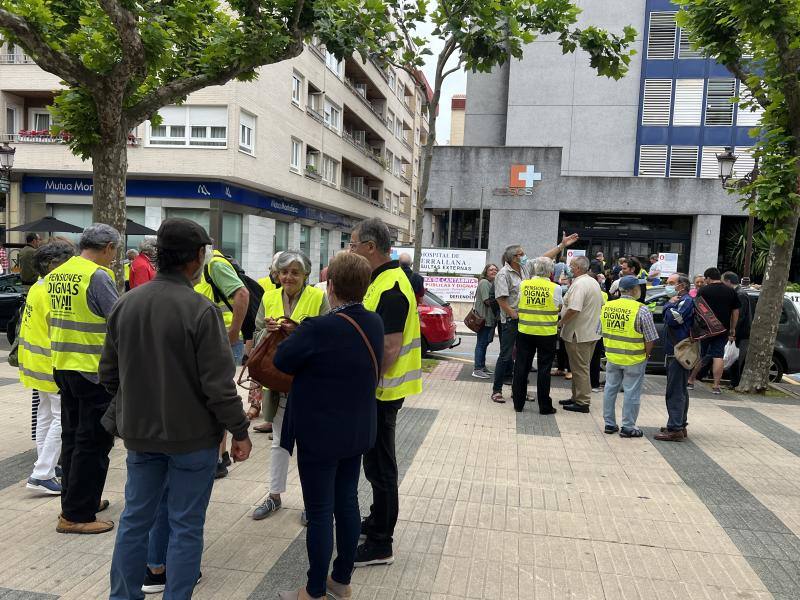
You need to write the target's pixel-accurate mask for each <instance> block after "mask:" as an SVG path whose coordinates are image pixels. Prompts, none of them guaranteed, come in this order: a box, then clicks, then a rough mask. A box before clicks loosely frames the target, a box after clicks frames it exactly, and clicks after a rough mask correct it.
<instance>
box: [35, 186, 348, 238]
mask: <svg viewBox="0 0 800 600" xmlns="http://www.w3.org/2000/svg"><path fill="white" fill-rule="evenodd" d="M93 191H94V183H93V181H92V179H91V178H88V177H30V176H27V175H26V176H25V177H24V178H23V179H22V192H23V193H25V194H63V195H74V196H90V195H91V194H92V192H93ZM125 195H126V196H130V197H132V198H137V197H139V198H141V197H150V198H181V199H190V200H224V201H228V202H235V203H237V204H243V205H245V206H250V207H253V208H256V209H259V210H265V211H268V212H271V213H276V214H281V215H288V216H290V217H295V218H298V219H309V220H313V221H321V222H323V223H328V224H330V225H334V226H338V227H342V228H345V229H350V228H352V226H353V224H354V223H353V220H352V219H350V218H349V217H346V216H344V215H339V214H336V213H332V212H328V211H325V210H320V209H318V208H314V207H311V206H305V205H303V204H298V203H297V202H293V201H291V200H286V199H284V198H279V197H276V196H269V195H267V194H262V193H260V192H255V191H253V190H248V189H245V188H241V187H238V186H235V185H230V184H228V183H225V182H222V181H191V180H190V181H168V180H160V179H128V180H127V182H126V185H125Z"/></svg>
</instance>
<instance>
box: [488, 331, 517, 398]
mask: <svg viewBox="0 0 800 600" xmlns="http://www.w3.org/2000/svg"><path fill="white" fill-rule="evenodd" d="M518 325H519V321H517V320H514V319H506V322H505V323H501V324H500V331H501V335H500V355H499V356H498V357H497V364H496V365H495V367H494V385H493V386H492V392H502V391H503V379H505V378H506V376H507V374H508V372H509V371H511V367H512V366H513V365H514V344H516V343H517V326H518ZM511 372H512V373H513V371H511Z"/></svg>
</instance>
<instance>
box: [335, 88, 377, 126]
mask: <svg viewBox="0 0 800 600" xmlns="http://www.w3.org/2000/svg"><path fill="white" fill-rule="evenodd" d="M344 84H345V86H347V89H349V90H350V91H351V92H353V94H354V95H355V96H356V97H357V98H358V99H359V100H360V101H361V103H362V104H363V105H364V106H366V107H367V108H368V109H370V111H372V113H373V114H374V115H375V116H376V117H378V120H380V121H381V123H384V122H385V117H384V116H383V113H382V112H381V111H380V110H378V109H377V108H376V107H375V105H374V104H373V103H372V102H370V101H369V98H366V97H364V95H363V94H362V93H361V92H359V91H358V90H357V89H356V88H355V86H354V85H353V82H352V81H351V80H350V79H345V80H344Z"/></svg>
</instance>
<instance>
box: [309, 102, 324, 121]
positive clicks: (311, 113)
mask: <svg viewBox="0 0 800 600" xmlns="http://www.w3.org/2000/svg"><path fill="white" fill-rule="evenodd" d="M306 114H307V115H308V116H309V117H311V118H312V119H314V120H315V121H319V122H320V123H322V124H323V125H324V124H325V117H324V116H323V115H322V113H321V112H319V111H318V110H317V109H316V108H312V107H310V106H306Z"/></svg>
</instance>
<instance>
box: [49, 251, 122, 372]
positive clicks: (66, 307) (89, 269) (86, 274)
mask: <svg viewBox="0 0 800 600" xmlns="http://www.w3.org/2000/svg"><path fill="white" fill-rule="evenodd" d="M98 269H102V270H103V271H105V272H106V273H108V275H109V277H111V280H112V281H113V280H114V272H113V271H111V269H107V268H106V267H101V266H100V265H98V264H97V263H94V262H92V261H91V260H87V259H85V258H83V257H82V256H73V257H72V258H70V259H69V260H68V261H67V262H65V263H64V264H63V265H61V266H60V267H58V268H56V269H54V270H53V271H52V272H51V273H50V274H49V275H48V276H47V277H46V278H45V281H46V282H47V293H48V294H49V297H50V339H51V340H52V344H51V349H52V357H53V368H54V369H58V370H62V371H82V372H84V373H97V368H98V366H99V365H100V353H101V352H102V351H103V344H104V343H105V340H106V320H105V319H104V318H103V317H100V316H98V315H96V314H94V313H93V312H92V309H90V308H89V303H88V300H87V299H86V291H87V290H88V289H89V283H90V282H91V280H92V275H94V274H95V272H96V271H97V270H98Z"/></svg>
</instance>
